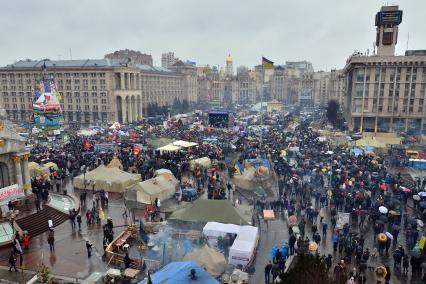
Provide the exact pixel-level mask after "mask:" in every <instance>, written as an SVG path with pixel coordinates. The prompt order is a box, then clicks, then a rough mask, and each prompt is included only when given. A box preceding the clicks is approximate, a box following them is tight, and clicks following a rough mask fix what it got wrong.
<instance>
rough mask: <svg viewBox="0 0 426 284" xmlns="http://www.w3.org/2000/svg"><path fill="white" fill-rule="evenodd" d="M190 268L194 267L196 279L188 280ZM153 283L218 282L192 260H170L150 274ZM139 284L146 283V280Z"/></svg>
mask: <svg viewBox="0 0 426 284" xmlns="http://www.w3.org/2000/svg"><path fill="white" fill-rule="evenodd" d="M191 269H195V273H196V275H197V279H196V280H190V278H189V277H188V275H189V274H190V271H191ZM151 280H152V283H154V284H159V283H161V284H185V283H191V284H219V282H218V281H217V280H216V279H214V278H213V277H212V276H210V275H209V273H208V272H207V271H205V270H204V269H203V268H202V267H200V266H199V265H198V264H197V263H196V262H194V261H180V262H172V263H169V264H167V265H166V266H164V267H163V268H162V269H161V270H159V271H157V272H156V273H154V274H153V275H151ZM139 284H147V282H146V280H144V281H142V282H139Z"/></svg>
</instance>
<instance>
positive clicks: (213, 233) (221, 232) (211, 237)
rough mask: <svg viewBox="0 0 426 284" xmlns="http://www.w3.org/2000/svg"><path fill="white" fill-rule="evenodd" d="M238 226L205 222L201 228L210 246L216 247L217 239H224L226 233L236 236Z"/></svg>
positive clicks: (238, 229)
mask: <svg viewBox="0 0 426 284" xmlns="http://www.w3.org/2000/svg"><path fill="white" fill-rule="evenodd" d="M239 232H240V226H238V225H234V224H224V223H219V222H207V224H206V225H205V226H204V228H203V234H204V235H205V236H206V237H207V239H208V241H209V243H210V244H211V245H217V238H218V237H219V236H221V237H224V236H225V235H226V234H227V233H231V234H238V233H239Z"/></svg>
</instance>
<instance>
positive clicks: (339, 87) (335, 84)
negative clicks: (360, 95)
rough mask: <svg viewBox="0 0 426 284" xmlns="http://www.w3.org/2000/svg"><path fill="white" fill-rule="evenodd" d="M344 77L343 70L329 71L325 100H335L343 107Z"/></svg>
mask: <svg viewBox="0 0 426 284" xmlns="http://www.w3.org/2000/svg"><path fill="white" fill-rule="evenodd" d="M345 88H346V77H345V75H344V73H343V70H336V69H333V70H331V72H330V79H329V87H328V97H327V101H330V100H335V101H336V102H338V103H339V105H340V106H341V107H342V108H344V107H345V106H344V103H345V90H346V89H345Z"/></svg>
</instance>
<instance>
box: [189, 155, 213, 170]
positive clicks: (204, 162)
mask: <svg viewBox="0 0 426 284" xmlns="http://www.w3.org/2000/svg"><path fill="white" fill-rule="evenodd" d="M196 165H199V166H200V167H202V168H207V169H208V168H210V167H211V165H212V161H211V160H210V159H209V158H208V157H203V158H199V159H194V160H191V161H189V168H190V169H191V170H192V171H193V170H194V169H195V166H196Z"/></svg>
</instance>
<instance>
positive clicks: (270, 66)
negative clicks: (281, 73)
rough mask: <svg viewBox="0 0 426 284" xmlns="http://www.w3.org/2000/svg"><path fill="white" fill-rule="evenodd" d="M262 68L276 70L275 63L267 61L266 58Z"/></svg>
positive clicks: (263, 60) (263, 59)
mask: <svg viewBox="0 0 426 284" xmlns="http://www.w3.org/2000/svg"><path fill="white" fill-rule="evenodd" d="M262 66H263V67H264V68H274V62H272V61H271V60H269V59H266V58H265V57H262Z"/></svg>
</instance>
